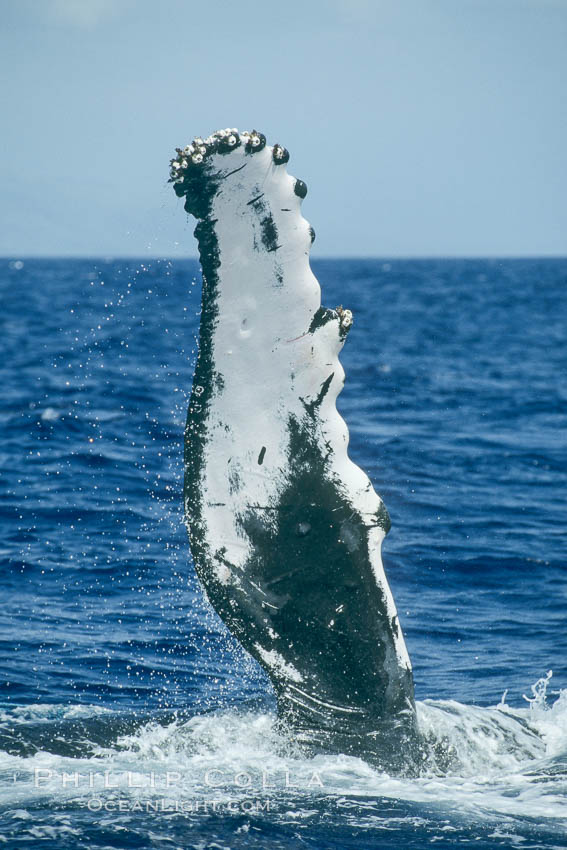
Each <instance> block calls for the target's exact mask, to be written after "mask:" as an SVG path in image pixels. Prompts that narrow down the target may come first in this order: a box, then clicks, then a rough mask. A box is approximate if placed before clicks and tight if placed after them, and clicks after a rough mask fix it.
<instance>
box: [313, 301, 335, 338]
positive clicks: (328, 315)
mask: <svg viewBox="0 0 567 850" xmlns="http://www.w3.org/2000/svg"><path fill="white" fill-rule="evenodd" d="M336 318H337V313H336V311H335V310H330V309H329V308H328V307H319V309H318V310H317V312H316V313H315V315H314V316H313V319H312V320H311V324H310V325H309V330H308V331H307V333H310V334H312V333H315V331H316V330H318V329H319V328H322V327H323V325H326V324H327V322H330V321H332V320H333V319H336Z"/></svg>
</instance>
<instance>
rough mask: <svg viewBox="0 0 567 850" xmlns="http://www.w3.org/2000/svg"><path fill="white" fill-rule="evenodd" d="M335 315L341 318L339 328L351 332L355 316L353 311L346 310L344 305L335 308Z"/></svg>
mask: <svg viewBox="0 0 567 850" xmlns="http://www.w3.org/2000/svg"><path fill="white" fill-rule="evenodd" d="M335 313H336V314H337V316H338V317H339V327H340V329H341V331H343V332H344V331H348V330H350V328H351V326H352V323H353V316H352V311H351V310H346V309H345V308H344V307H343V306H342V304H341V306H339V307H335Z"/></svg>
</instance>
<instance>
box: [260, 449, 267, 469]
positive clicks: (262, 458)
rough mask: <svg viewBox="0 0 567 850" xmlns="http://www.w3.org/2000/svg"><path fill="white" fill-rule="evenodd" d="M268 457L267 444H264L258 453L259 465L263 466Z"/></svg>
mask: <svg viewBox="0 0 567 850" xmlns="http://www.w3.org/2000/svg"><path fill="white" fill-rule="evenodd" d="M265 457H266V446H262V448H261V449H260V454H259V455H258V466H262V464H263V463H264V458H265Z"/></svg>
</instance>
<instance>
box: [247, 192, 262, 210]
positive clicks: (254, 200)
mask: <svg viewBox="0 0 567 850" xmlns="http://www.w3.org/2000/svg"><path fill="white" fill-rule="evenodd" d="M263 197H264V192H262V194H261V195H258V197H257V198H252V200H251V201H248V202H247V204H246V206H247V207H249V206H250V204H255V203H256V201H259V200H260V198H263Z"/></svg>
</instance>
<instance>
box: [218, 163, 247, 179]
mask: <svg viewBox="0 0 567 850" xmlns="http://www.w3.org/2000/svg"><path fill="white" fill-rule="evenodd" d="M247 165H248V163H247V162H245V163H244V165H241V166H240V167H239V168H235V169H234V171H229V172H228V174H224V175H223V179H224V180H226V178H227V177H231V176H232V175H233V174H236V172H237V171H242V169H243V168H246V166H247Z"/></svg>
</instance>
